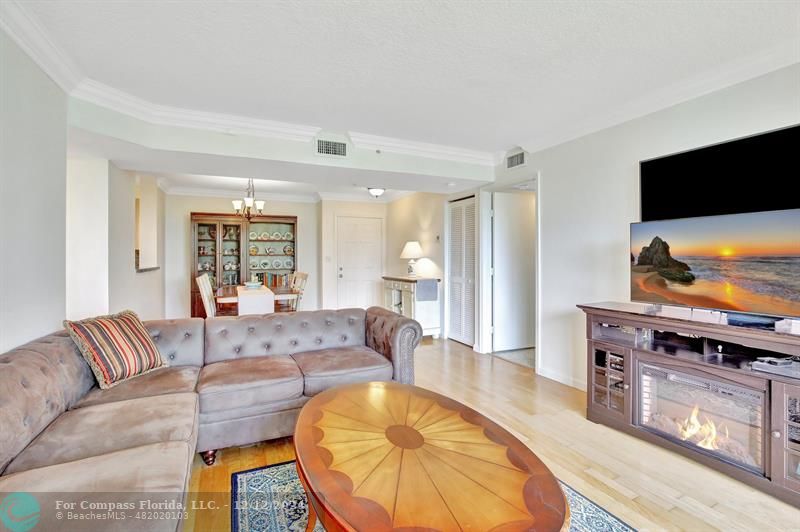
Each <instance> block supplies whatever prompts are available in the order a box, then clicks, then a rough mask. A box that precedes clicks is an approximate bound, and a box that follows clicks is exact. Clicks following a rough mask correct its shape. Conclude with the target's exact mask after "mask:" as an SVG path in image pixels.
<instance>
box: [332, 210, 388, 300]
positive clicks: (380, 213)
mask: <svg viewBox="0 0 800 532" xmlns="http://www.w3.org/2000/svg"><path fill="white" fill-rule="evenodd" d="M386 211H387V207H386V204H385V203H378V202H371V201H365V202H359V201H335V200H322V201H321V202H320V205H319V217H320V218H319V220H320V272H321V281H322V291H321V294H322V308H337V307H338V306H339V305H338V301H337V300H338V293H337V283H338V281H337V276H336V275H337V272H336V268H337V264H338V257H337V250H336V218H337V217H339V216H354V217H363V218H379V219H380V220H381V221H382V223H383V246H384V253H383V256H384V257H385V256H386V253H385V249H386V234H387V233H386ZM384 262H385V261H384ZM384 268H385V264H384Z"/></svg>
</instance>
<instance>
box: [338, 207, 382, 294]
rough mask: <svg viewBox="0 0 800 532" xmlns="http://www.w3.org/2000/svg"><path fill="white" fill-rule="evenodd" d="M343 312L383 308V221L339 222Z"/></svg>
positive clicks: (348, 219)
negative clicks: (346, 309) (353, 308)
mask: <svg viewBox="0 0 800 532" xmlns="http://www.w3.org/2000/svg"><path fill="white" fill-rule="evenodd" d="M336 261H337V266H336V275H337V279H338V282H337V294H338V297H337V304H338V307H339V308H351V307H359V308H367V307H371V306H373V305H380V304H381V287H382V279H381V276H382V275H383V222H382V220H381V219H380V218H358V217H353V216H339V217H337V218H336Z"/></svg>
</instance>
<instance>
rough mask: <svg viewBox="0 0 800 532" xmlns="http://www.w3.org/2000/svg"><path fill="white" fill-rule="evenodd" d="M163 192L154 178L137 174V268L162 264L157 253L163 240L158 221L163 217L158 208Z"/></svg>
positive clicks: (162, 211)
mask: <svg viewBox="0 0 800 532" xmlns="http://www.w3.org/2000/svg"><path fill="white" fill-rule="evenodd" d="M162 195H163V192H162V191H161V190H159V188H158V184H157V183H156V178H155V177H153V176H148V175H139V176H137V180H136V197H137V198H138V200H139V201H138V203H139V212H138V216H134V219H136V218H138V219H137V220H136V222H138V224H137V226H136V227H135V230H134V234H135V235H136V239H135V240H134V246H135V247H138V249H139V268H140V269H145V268H154V267H156V266H162V264H161V263H160V262H159V259H160V258H161V257H163V254H160V253H159V249H160V248H161V244H162V242H161V241H162V240H163V231H162V230H161V228H160V227H159V221H160V220H161V219H162V218H163V214H164V209H163V208H159V200H160V198H161V196H162Z"/></svg>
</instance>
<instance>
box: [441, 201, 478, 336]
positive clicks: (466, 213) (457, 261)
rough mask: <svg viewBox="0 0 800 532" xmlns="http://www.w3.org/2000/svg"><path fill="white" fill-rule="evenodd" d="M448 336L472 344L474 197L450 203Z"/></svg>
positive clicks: (473, 321)
mask: <svg viewBox="0 0 800 532" xmlns="http://www.w3.org/2000/svg"><path fill="white" fill-rule="evenodd" d="M449 209H450V212H449V222H450V229H449V234H448V238H449V243H450V252H449V266H448V305H449V327H448V336H449V337H450V338H451V339H452V340H455V341H457V342H461V343H464V344H467V345H469V346H472V345H473V344H474V343H475V214H476V211H475V198H467V199H463V200H460V201H455V202H453V203H451V204H450V206H449Z"/></svg>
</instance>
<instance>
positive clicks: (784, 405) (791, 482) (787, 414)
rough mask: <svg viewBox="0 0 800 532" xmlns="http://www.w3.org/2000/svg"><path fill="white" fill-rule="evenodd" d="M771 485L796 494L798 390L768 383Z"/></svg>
mask: <svg viewBox="0 0 800 532" xmlns="http://www.w3.org/2000/svg"><path fill="white" fill-rule="evenodd" d="M771 429H772V434H771V438H770V440H771V448H772V453H771V456H772V475H771V476H772V481H773V482H775V483H778V484H781V485H783V487H785V488H787V489H790V490H792V491H796V492H798V493H800V386H793V385H791V384H784V383H781V382H776V381H772V427H771Z"/></svg>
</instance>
